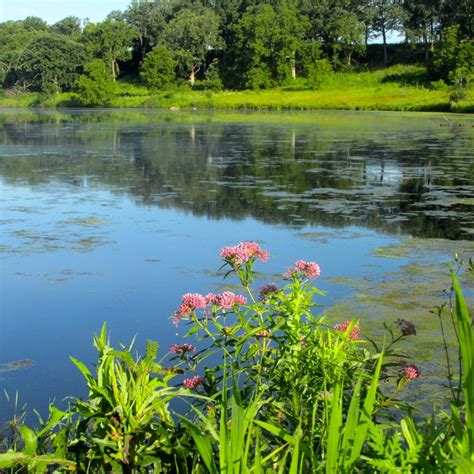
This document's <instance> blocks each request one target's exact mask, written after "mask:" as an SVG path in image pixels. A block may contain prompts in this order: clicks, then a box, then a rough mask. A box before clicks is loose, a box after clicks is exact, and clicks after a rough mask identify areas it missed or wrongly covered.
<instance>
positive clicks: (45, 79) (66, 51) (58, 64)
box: [15, 32, 86, 93]
mask: <svg viewBox="0 0 474 474" xmlns="http://www.w3.org/2000/svg"><path fill="white" fill-rule="evenodd" d="M85 61H86V55H85V52H84V48H83V47H82V45H81V44H79V43H76V42H74V41H71V40H69V39H67V38H65V37H64V36H62V35H57V34H54V33H46V32H45V33H39V34H37V35H35V36H34V37H33V38H32V39H31V40H30V42H29V44H28V45H27V46H26V48H25V50H24V51H23V53H22V55H21V56H20V58H19V65H18V66H17V68H16V69H15V74H16V78H17V81H19V82H20V83H25V84H28V86H29V88H30V89H32V90H38V91H42V92H48V93H49V92H57V91H60V90H70V89H71V88H72V87H73V85H74V83H75V81H76V79H77V77H78V74H79V73H80V71H81V68H82V66H83V64H84V63H85Z"/></svg>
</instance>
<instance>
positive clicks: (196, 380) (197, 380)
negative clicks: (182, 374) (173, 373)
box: [183, 375, 204, 390]
mask: <svg viewBox="0 0 474 474" xmlns="http://www.w3.org/2000/svg"><path fill="white" fill-rule="evenodd" d="M203 382H204V378H203V377H201V376H200V375H195V376H194V377H191V378H189V379H184V380H183V385H184V386H185V387H186V388H190V389H191V390H196V388H198V387H199V385H201V384H202V383H203Z"/></svg>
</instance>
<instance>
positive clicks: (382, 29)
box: [371, 0, 405, 63]
mask: <svg viewBox="0 0 474 474" xmlns="http://www.w3.org/2000/svg"><path fill="white" fill-rule="evenodd" d="M371 1H372V2H373V8H374V22H373V25H372V28H373V31H374V32H375V33H378V34H379V35H381V36H382V42H383V61H384V63H387V62H388V52H387V35H388V33H390V32H392V31H401V29H402V27H403V23H404V14H405V11H404V9H403V2H402V0H371Z"/></svg>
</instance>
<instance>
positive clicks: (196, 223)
mask: <svg viewBox="0 0 474 474" xmlns="http://www.w3.org/2000/svg"><path fill="white" fill-rule="evenodd" d="M0 122H1V123H2V129H1V131H0V184H1V199H2V207H1V216H0V224H1V226H0V232H1V236H2V240H1V243H0V245H1V246H0V250H1V253H0V264H1V279H2V280H1V322H0V331H1V333H0V343H1V346H0V364H3V365H0V384H1V385H2V386H3V388H5V389H6V390H7V391H8V392H9V393H10V394H12V393H14V392H15V390H17V389H18V390H19V392H20V400H21V401H22V402H27V403H28V405H29V406H30V407H31V408H33V407H36V408H38V409H39V410H40V411H41V412H44V411H45V409H46V407H47V403H48V401H51V400H53V399H56V400H61V399H62V398H63V397H65V396H66V395H70V394H74V395H82V394H84V393H85V391H84V384H83V383H82V380H81V376H80V375H79V373H78V372H77V369H75V368H74V367H73V365H72V363H71V362H70V361H69V358H68V356H69V355H73V356H74V357H76V358H78V359H81V360H83V361H85V362H86V363H92V362H93V361H94V358H95V354H94V351H93V348H92V346H91V336H92V333H93V332H94V331H98V330H99V329H100V326H101V324H102V322H104V321H107V323H108V327H109V329H110V331H111V333H112V341H113V342H114V343H118V342H123V343H128V342H129V341H130V340H131V338H132V337H133V336H134V335H135V334H137V335H138V337H137V348H138V349H141V348H143V346H144V341H145V339H146V338H155V339H158V340H159V341H160V342H161V343H162V352H163V353H164V352H166V350H167V347H168V346H169V344H170V343H172V342H176V340H177V339H178V338H179V334H178V335H177V334H176V332H177V330H176V329H175V328H174V327H173V326H172V324H171V322H170V320H169V315H170V313H171V312H172V311H173V310H174V309H175V308H176V307H177V305H178V304H179V302H180V297H181V295H182V294H183V293H186V292H189V291H200V292H204V293H206V292H209V291H213V290H216V289H219V288H220V287H221V285H222V275H218V274H217V269H218V268H219V266H220V264H219V260H218V252H219V249H220V248H221V247H222V246H224V245H228V244H234V243H237V242H239V241H241V240H257V241H259V242H260V243H261V244H262V245H263V246H264V247H265V248H267V249H268V250H269V251H270V253H271V255H272V259H271V261H270V262H269V263H268V264H266V265H263V264H262V265H260V266H259V268H258V270H260V271H261V272H262V276H261V280H262V282H264V281H268V280H270V281H275V280H276V279H277V278H278V276H277V275H279V274H281V273H282V272H283V271H285V270H286V269H287V268H288V267H289V266H290V265H291V264H292V263H293V262H294V261H295V260H296V259H298V258H304V259H308V260H316V261H317V262H318V263H319V264H320V265H321V268H322V271H323V274H322V277H321V279H320V281H319V282H318V286H319V287H321V288H322V289H324V290H327V291H328V296H327V297H325V298H324V300H321V303H323V304H324V305H326V306H330V305H333V304H335V303H336V302H338V301H339V300H340V299H341V298H346V299H347V298H352V295H353V292H354V288H352V289H351V288H350V287H348V286H347V285H341V284H340V282H338V281H337V279H338V277H343V278H352V279H357V278H366V279H367V278H368V276H370V277H371V278H372V279H374V280H376V281H377V282H381V281H385V280H386V275H388V274H391V275H394V272H397V271H400V268H401V267H402V266H403V265H407V264H409V263H410V258H411V257H410V255H409V254H408V253H407V252H405V253H404V254H403V255H402V256H401V257H402V258H401V259H400V258H398V259H393V258H381V255H380V254H377V252H376V251H375V249H378V248H380V247H387V246H396V245H398V244H399V243H400V242H401V241H402V239H403V238H404V237H406V236H412V237H417V238H418V239H421V240H420V241H421V242H428V241H430V242H436V243H437V246H436V248H431V247H430V246H429V245H425V244H423V245H422V248H424V249H426V248H428V249H431V250H428V257H429V259H430V263H437V264H440V263H444V262H446V261H448V260H449V259H450V258H451V256H452V252H453V248H454V250H456V249H457V245H458V243H459V248H460V249H463V250H464V251H467V252H471V251H472V249H473V246H472V243H473V241H474V128H473V126H474V119H473V118H471V117H466V116H455V117H452V116H449V117H443V116H442V115H425V114H413V115H405V114H393V113H392V114H384V113H350V112H338V113H335V112H324V113H307V114H276V113H275V114H202V113H151V112H141V111H136V112H121V111H116V112H78V111H62V112H60V113H58V112H51V113H49V112H18V113H12V112H3V113H1V114H0ZM452 241H456V244H455V245H454V247H453V244H452ZM417 242H418V241H417ZM438 244H439V245H438ZM466 249H467V250H466ZM419 253H420V252H419V248H418V250H417V247H416V246H415V247H414V249H412V254H416V255H415V257H417V255H418V254H419ZM433 261H434V262H433ZM425 263H426V262H425ZM425 267H426V265H425ZM350 316H351V315H350V314H348V315H347V317H350ZM420 317H422V316H420ZM373 319H374V318H372V320H373ZM375 319H376V318H375ZM372 320H371V321H372ZM372 322H373V321H372ZM361 323H363V321H362V318H361ZM367 325H369V323H368V322H367ZM428 325H429V324H428ZM178 333H179V330H178ZM426 359H427V360H426V370H428V371H429V370H432V371H433V373H435V372H436V370H438V369H437V368H436V364H434V365H433V362H432V361H430V360H428V357H427V358H426ZM18 361H20V362H18ZM30 361H31V364H30ZM16 369H17V370H16ZM0 409H1V410H2V413H1V415H2V416H1V417H0V418H4V417H6V416H8V414H9V413H10V406H9V404H7V403H6V402H5V401H4V400H2V401H1V402H0Z"/></svg>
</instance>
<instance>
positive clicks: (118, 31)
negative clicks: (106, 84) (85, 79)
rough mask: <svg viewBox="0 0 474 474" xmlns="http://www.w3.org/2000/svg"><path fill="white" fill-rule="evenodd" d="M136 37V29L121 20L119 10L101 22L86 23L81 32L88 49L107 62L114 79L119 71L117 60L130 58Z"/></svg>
mask: <svg viewBox="0 0 474 474" xmlns="http://www.w3.org/2000/svg"><path fill="white" fill-rule="evenodd" d="M136 37H137V30H136V29H135V28H134V27H133V26H130V25H128V24H127V23H125V21H123V19H122V17H121V14H120V12H112V13H111V14H110V15H109V16H108V17H107V18H106V20H105V21H103V22H102V23H98V24H92V23H91V24H89V25H87V26H86V27H85V29H84V34H83V40H84V42H85V43H86V46H87V48H88V50H89V51H90V52H91V53H92V54H93V55H94V56H95V57H97V58H100V59H103V60H104V61H106V62H107V63H108V64H109V67H110V73H111V76H112V78H113V80H114V81H115V79H116V77H117V76H118V74H119V72H120V69H119V65H118V62H119V61H128V60H129V59H131V57H132V44H133V40H134V38H136Z"/></svg>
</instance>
